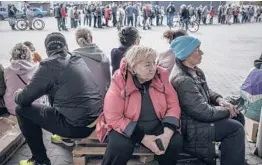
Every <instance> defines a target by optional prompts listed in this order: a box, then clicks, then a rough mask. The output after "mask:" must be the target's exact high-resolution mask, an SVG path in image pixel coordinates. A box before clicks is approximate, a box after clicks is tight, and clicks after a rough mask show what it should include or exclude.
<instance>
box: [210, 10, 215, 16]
mask: <svg viewBox="0 0 262 165" xmlns="http://www.w3.org/2000/svg"><path fill="white" fill-rule="evenodd" d="M210 16H211V17H214V16H215V10H214V9H211V11H210Z"/></svg>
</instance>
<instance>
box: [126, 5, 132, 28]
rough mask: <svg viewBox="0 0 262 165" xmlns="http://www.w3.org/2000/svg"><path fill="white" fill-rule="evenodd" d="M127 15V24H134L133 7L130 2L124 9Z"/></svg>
mask: <svg viewBox="0 0 262 165" xmlns="http://www.w3.org/2000/svg"><path fill="white" fill-rule="evenodd" d="M125 11H126V17H127V26H130V24H131V26H134V7H133V6H132V4H131V2H129V3H128V6H127V7H126V9H125Z"/></svg>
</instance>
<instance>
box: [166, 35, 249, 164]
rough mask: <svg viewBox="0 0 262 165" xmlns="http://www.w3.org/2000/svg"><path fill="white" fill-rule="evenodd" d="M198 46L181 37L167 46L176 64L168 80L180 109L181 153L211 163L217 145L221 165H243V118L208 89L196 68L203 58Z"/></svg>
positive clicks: (219, 96) (202, 76)
mask: <svg viewBox="0 0 262 165" xmlns="http://www.w3.org/2000/svg"><path fill="white" fill-rule="evenodd" d="M200 45H201V42H200V40H199V39H197V38H195V37H192V36H181V37H178V38H176V39H175V40H173V41H172V43H171V49H172V52H173V53H174V54H175V55H176V64H175V65H174V67H173V69H172V71H171V73H170V77H169V79H170V81H171V83H172V85H173V87H174V88H175V90H176V91H177V94H178V98H179V103H180V107H181V121H182V122H181V124H182V125H181V128H182V134H183V137H184V150H185V151H187V152H188V153H190V154H192V155H193V156H196V157H197V158H198V159H200V160H203V161H205V162H206V163H207V164H215V161H216V159H215V156H216V153H215V144H216V142H221V146H220V148H221V159H220V162H221V164H224V165H244V164H245V131H244V127H243V125H244V122H243V119H244V118H243V115H242V114H241V113H239V112H238V110H237V109H236V108H235V107H234V106H233V105H232V104H230V103H228V102H227V101H225V100H224V99H223V98H222V96H221V95H220V94H218V93H216V92H214V91H212V90H211V89H209V87H208V84H207V82H206V78H205V74H204V72H203V71H202V70H201V69H200V68H198V67H197V65H198V64H200V63H201V59H202V55H203V52H202V50H201V49H200ZM241 122H242V123H241Z"/></svg>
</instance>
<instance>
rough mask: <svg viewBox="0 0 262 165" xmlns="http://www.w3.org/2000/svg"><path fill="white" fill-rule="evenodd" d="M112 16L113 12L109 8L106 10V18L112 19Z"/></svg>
mask: <svg viewBox="0 0 262 165" xmlns="http://www.w3.org/2000/svg"><path fill="white" fill-rule="evenodd" d="M110 14H111V10H110V9H109V8H106V9H105V18H106V19H109V18H110Z"/></svg>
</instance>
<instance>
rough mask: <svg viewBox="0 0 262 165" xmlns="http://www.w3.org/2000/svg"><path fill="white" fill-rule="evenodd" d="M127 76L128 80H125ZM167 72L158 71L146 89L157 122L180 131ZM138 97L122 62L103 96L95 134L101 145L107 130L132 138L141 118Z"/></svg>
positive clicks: (176, 97) (176, 103) (124, 63)
mask: <svg viewBox="0 0 262 165" xmlns="http://www.w3.org/2000/svg"><path fill="white" fill-rule="evenodd" d="M126 74H128V75H127V79H126ZM168 75H169V73H168V71H167V70H165V69H163V68H161V67H157V73H156V75H155V77H154V78H153V80H152V83H151V85H150V87H149V95H150V97H151V100H152V103H153V106H154V108H155V111H156V114H157V116H158V118H159V119H160V120H161V121H162V122H167V123H169V124H173V125H175V126H177V127H178V128H179V127H180V112H181V110H180V107H179V102H178V96H177V93H176V91H175V90H174V88H173V87H172V85H171V84H170V83H169V81H168ZM140 110H141V94H140V91H139V90H138V89H137V88H136V86H135V84H134V82H133V78H132V75H131V73H130V72H129V71H127V64H126V61H125V58H123V59H122V61H121V64H120V69H118V70H117V71H116V72H115V74H114V75H113V78H112V81H111V84H110V87H109V89H108V92H107V94H106V96H105V100H104V110H103V113H102V114H101V115H100V116H99V118H98V120H97V123H96V134H97V137H98V139H99V140H100V141H101V142H103V141H104V139H105V137H106V135H107V133H108V132H109V131H110V130H112V129H113V130H115V131H117V132H119V133H121V134H123V135H125V136H126V137H131V135H132V133H133V131H134V130H135V127H136V121H137V120H138V118H139V116H140Z"/></svg>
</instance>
